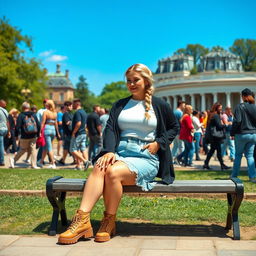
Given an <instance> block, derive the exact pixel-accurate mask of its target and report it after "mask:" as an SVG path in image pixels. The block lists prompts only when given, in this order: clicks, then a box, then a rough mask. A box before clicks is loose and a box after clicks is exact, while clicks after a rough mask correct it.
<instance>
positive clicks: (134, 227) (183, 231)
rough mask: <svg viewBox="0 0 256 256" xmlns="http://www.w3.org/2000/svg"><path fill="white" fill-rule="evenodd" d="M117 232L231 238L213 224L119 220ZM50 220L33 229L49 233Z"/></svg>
mask: <svg viewBox="0 0 256 256" xmlns="http://www.w3.org/2000/svg"><path fill="white" fill-rule="evenodd" d="M116 225H117V234H118V235H119V236H121V237H128V236H191V237H192V236H193V237H220V238H230V236H229V235H228V234H227V231H226V230H225V228H224V227H223V226H220V225H216V224H211V225H181V224H171V225H170V224H166V225H161V224H153V223H131V222H123V221H117V222H116ZM49 226H50V222H43V223H41V224H40V225H38V226H37V227H36V228H34V229H33V232H36V233H43V234H47V233H48V228H49ZM92 226H93V229H94V234H96V232H97V230H98V228H99V226H100V221H94V220H92ZM65 230H66V227H63V226H61V223H60V222H59V223H58V231H57V233H58V234H59V233H62V232H64V231H65Z"/></svg>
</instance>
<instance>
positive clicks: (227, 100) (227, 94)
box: [226, 92, 231, 107]
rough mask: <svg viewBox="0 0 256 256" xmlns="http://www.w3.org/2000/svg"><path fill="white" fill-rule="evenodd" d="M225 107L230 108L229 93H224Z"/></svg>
mask: <svg viewBox="0 0 256 256" xmlns="http://www.w3.org/2000/svg"><path fill="white" fill-rule="evenodd" d="M226 107H231V100H230V92H226Z"/></svg>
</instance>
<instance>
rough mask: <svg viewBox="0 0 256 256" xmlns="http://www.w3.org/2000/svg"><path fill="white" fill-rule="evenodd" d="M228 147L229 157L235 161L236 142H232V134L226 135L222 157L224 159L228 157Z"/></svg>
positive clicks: (222, 146) (222, 147)
mask: <svg viewBox="0 0 256 256" xmlns="http://www.w3.org/2000/svg"><path fill="white" fill-rule="evenodd" d="M227 147H228V148H229V157H230V159H235V142H234V140H231V138H230V133H229V132H227V133H226V139H225V140H224V142H223V144H222V145H221V155H222V157H223V156H225V155H226V150H227Z"/></svg>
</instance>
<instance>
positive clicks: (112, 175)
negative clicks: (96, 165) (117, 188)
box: [105, 166, 119, 181]
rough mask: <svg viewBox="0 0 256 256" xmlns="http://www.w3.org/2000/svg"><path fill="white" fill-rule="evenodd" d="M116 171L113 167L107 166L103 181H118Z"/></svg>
mask: <svg viewBox="0 0 256 256" xmlns="http://www.w3.org/2000/svg"><path fill="white" fill-rule="evenodd" d="M116 169H117V168H116V167H115V166H109V167H108V168H107V170H106V173H105V179H107V180H111V181H113V180H116V179H118V177H119V175H118V172H117V170H116Z"/></svg>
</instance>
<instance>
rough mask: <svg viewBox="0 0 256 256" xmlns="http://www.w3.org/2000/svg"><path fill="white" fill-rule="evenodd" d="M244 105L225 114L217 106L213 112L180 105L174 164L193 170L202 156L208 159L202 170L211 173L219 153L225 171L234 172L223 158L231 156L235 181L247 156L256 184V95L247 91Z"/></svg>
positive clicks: (219, 105)
mask: <svg viewBox="0 0 256 256" xmlns="http://www.w3.org/2000/svg"><path fill="white" fill-rule="evenodd" d="M241 96H242V99H243V103H240V104H238V105H237V106H236V108H235V110H234V114H233V112H232V109H231V107H229V106H227V107H226V108H225V111H223V110H222V104H221V103H219V102H216V103H214V104H213V106H212V107H211V109H210V110H209V111H204V112H199V111H197V110H193V107H192V106H191V105H188V104H186V102H185V101H179V102H178V106H177V109H176V110H174V115H175V116H176V118H177V120H178V121H179V124H180V132H179V134H178V135H177V136H176V137H175V139H174V141H173V147H172V155H173V163H174V164H179V165H181V166H184V167H186V166H189V167H191V166H193V165H194V164H193V161H199V160H201V158H200V154H199V153H200V152H201V153H202V154H205V155H206V159H205V161H204V164H203V166H202V168H203V169H207V170H210V169H211V167H210V166H209V162H210V159H211V157H212V156H213V155H214V152H215V151H216V155H217V159H218V161H219V163H220V167H221V170H228V169H231V167H230V166H227V165H226V164H224V160H223V157H224V156H225V155H227V154H229V159H230V161H231V162H233V171H232V174H231V177H237V176H238V174H239V170H240V166H241V158H242V156H243V154H244V155H245V157H246V159H247V164H248V176H249V179H250V180H251V181H252V182H254V183H256V172H255V166H256V147H255V144H256V106H255V95H254V93H253V92H252V91H251V90H250V89H248V88H246V89H244V90H243V91H242V93H241Z"/></svg>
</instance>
